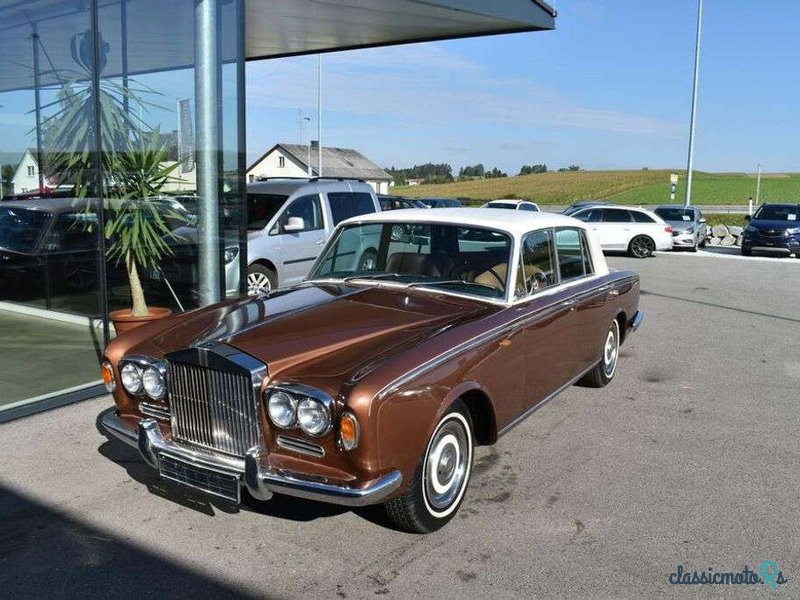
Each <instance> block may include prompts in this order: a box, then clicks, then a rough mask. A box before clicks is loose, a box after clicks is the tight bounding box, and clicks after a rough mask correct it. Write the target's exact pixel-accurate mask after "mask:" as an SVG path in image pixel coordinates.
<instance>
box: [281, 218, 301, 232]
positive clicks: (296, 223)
mask: <svg viewBox="0 0 800 600" xmlns="http://www.w3.org/2000/svg"><path fill="white" fill-rule="evenodd" d="M305 228H306V226H305V224H304V223H303V219H301V218H300V217H289V218H288V219H286V223H284V224H283V230H284V231H285V232H286V233H293V232H295V231H303V230H304V229H305Z"/></svg>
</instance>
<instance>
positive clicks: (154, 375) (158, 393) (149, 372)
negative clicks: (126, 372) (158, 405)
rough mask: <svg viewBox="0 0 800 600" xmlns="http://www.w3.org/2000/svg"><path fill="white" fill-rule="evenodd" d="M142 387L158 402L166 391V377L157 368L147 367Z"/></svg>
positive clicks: (143, 375)
mask: <svg viewBox="0 0 800 600" xmlns="http://www.w3.org/2000/svg"><path fill="white" fill-rule="evenodd" d="M142 385H143V386H144V391H145V392H147V395H148V396H150V397H151V398H152V399H153V400H158V399H159V398H161V397H162V396H163V395H164V391H165V389H166V382H165V381H164V376H163V375H162V374H161V372H160V371H159V370H158V369H156V368H155V367H147V368H146V369H145V370H144V373H143V374H142Z"/></svg>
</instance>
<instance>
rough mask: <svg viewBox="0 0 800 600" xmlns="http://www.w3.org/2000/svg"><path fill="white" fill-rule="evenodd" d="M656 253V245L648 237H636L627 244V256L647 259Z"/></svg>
mask: <svg viewBox="0 0 800 600" xmlns="http://www.w3.org/2000/svg"><path fill="white" fill-rule="evenodd" d="M655 251H656V243H655V242H654V241H653V238H651V237H650V236H648V235H637V236H636V237H635V238H633V239H632V240H631V243H630V244H628V254H630V255H631V256H633V257H634V258H647V257H648V256H650V255H652V254H653V252H655Z"/></svg>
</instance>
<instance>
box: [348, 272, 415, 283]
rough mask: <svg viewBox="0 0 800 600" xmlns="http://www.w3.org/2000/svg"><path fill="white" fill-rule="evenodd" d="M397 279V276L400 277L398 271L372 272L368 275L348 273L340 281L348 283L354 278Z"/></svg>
mask: <svg viewBox="0 0 800 600" xmlns="http://www.w3.org/2000/svg"><path fill="white" fill-rule="evenodd" d="M384 277H385V278H387V279H397V278H398V277H402V275H400V273H372V274H368V275H350V276H349V277H345V278H344V279H342V283H344V284H348V283H350V282H351V281H353V280H355V279H383V278H384Z"/></svg>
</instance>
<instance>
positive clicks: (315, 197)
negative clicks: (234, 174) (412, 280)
mask: <svg viewBox="0 0 800 600" xmlns="http://www.w3.org/2000/svg"><path fill="white" fill-rule="evenodd" d="M246 202H247V291H248V293H249V294H258V293H262V292H267V291H269V290H271V289H274V288H276V287H278V286H285V285H290V284H292V283H295V282H297V281H300V280H302V279H303V278H304V277H305V276H306V274H307V273H308V270H309V269H310V268H311V266H312V265H313V264H314V261H315V260H316V259H317V256H318V255H319V253H320V251H321V250H322V247H323V246H324V244H325V242H326V241H327V240H328V238H329V237H330V235H331V233H332V232H333V230H334V229H335V227H336V225H338V224H339V223H340V222H341V221H344V220H345V219H348V218H350V217H354V216H358V215H363V214H367V213H374V212H380V204H379V202H378V198H377V197H376V196H375V192H374V191H373V190H372V188H371V187H370V185H369V184H367V183H365V182H363V181H360V180H349V179H322V178H312V179H305V178H303V179H270V180H268V181H262V182H256V183H251V184H248V186H247V201H246ZM174 233H175V234H176V235H177V236H178V238H180V242H175V241H172V242H171V244H172V247H173V256H170V257H167V258H165V260H164V261H163V263H162V264H161V265H160V267H159V268H158V269H155V270H147V271H145V272H144V273H143V278H144V279H148V280H151V281H152V283H153V284H155V285H157V286H159V287H163V284H162V282H163V281H165V280H166V281H167V282H168V283H169V284H170V286H169V287H170V292H171V293H172V295H173V297H176V294H177V297H181V296H182V297H184V298H186V300H187V302H188V303H191V302H192V299H195V298H196V296H197V229H196V228H195V226H194V224H191V225H189V226H185V227H181V228H179V229H178V230H176V231H175V232H174ZM225 246H226V247H225V288H226V289H225V296H226V297H228V298H233V297H236V296H238V295H239V293H240V292H239V273H240V260H241V256H240V254H239V247H238V245H237V243H236V241H235V240H229V241H226V245H225ZM363 254H364V255H363V256H360V257H359V260H361V261H364V262H365V263H369V261H370V260H373V261H374V256H375V253H374V251H373V252H370V249H366V250H365V251H364V252H363ZM365 268H369V265H367V267H365ZM177 297H176V299H177Z"/></svg>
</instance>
